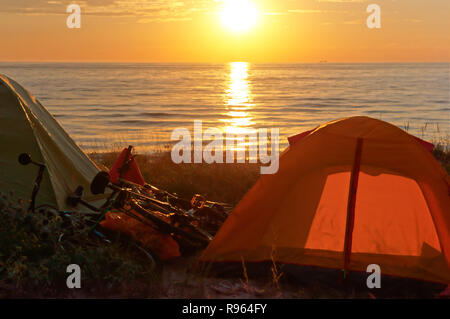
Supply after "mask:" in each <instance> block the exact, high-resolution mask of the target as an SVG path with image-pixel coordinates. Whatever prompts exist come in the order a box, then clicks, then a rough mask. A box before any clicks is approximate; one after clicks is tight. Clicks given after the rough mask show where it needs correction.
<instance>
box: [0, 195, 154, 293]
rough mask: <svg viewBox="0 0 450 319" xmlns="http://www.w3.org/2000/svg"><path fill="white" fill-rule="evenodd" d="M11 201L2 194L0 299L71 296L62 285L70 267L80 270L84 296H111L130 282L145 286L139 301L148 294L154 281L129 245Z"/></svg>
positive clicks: (78, 221) (73, 219)
mask: <svg viewBox="0 0 450 319" xmlns="http://www.w3.org/2000/svg"><path fill="white" fill-rule="evenodd" d="M11 197H12V196H11V195H0V220H1V222H0V293H1V294H3V295H6V296H13V297H14V296H23V295H25V296H30V294H31V296H33V292H35V293H36V294H38V292H39V295H37V296H40V294H41V293H42V292H43V291H45V292H46V293H47V294H48V295H51V296H54V295H56V296H60V295H61V294H63V295H64V294H65V293H71V291H70V290H69V289H68V288H67V286H66V279H67V277H68V276H69V274H68V273H67V272H66V268H67V266H68V265H70V264H77V265H79V266H80V268H81V278H82V288H84V289H82V290H83V293H84V294H86V293H88V294H89V293H90V291H91V288H93V289H95V290H96V291H98V288H99V287H104V288H105V290H104V291H103V294H104V295H105V296H109V294H117V293H120V291H121V290H122V289H124V285H128V286H129V285H130V284H131V285H132V284H133V283H145V289H144V290H141V291H139V293H140V296H148V294H151V292H152V288H154V287H155V283H157V281H158V280H157V277H156V276H155V274H154V273H153V271H152V267H151V266H150V263H149V260H148V257H146V256H145V255H144V254H142V252H141V251H139V250H138V249H136V248H135V247H134V246H133V243H132V242H129V241H125V240H121V238H119V237H117V238H115V240H113V242H112V243H107V242H105V241H102V240H101V239H99V238H97V237H96V236H93V235H91V234H89V224H90V223H89V222H90V220H89V218H88V217H86V216H85V215H82V214H76V213H71V214H70V215H66V216H61V215H60V214H59V213H58V212H57V211H55V210H53V209H51V208H45V209H39V210H37V211H36V212H35V213H31V212H28V211H27V209H26V208H25V207H24V204H23V203H22V202H14V201H12V200H11ZM36 288H39V290H36ZM134 290H135V289H134ZM135 292H136V291H135Z"/></svg>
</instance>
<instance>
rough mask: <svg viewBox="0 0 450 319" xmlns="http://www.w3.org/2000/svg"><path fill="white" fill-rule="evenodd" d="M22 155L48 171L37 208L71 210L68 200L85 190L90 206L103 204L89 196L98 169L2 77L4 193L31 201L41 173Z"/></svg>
mask: <svg viewBox="0 0 450 319" xmlns="http://www.w3.org/2000/svg"><path fill="white" fill-rule="evenodd" d="M21 153H29V154H30V155H31V157H32V158H33V160H34V161H37V162H42V163H43V164H45V165H46V174H45V176H44V179H43V181H42V184H41V185H42V186H41V189H40V192H39V194H38V197H37V204H51V205H55V206H57V207H58V208H59V209H61V210H63V209H67V208H68V207H67V205H66V199H67V196H68V195H69V194H71V193H72V192H73V191H74V190H75V189H76V188H77V187H78V186H80V185H81V186H83V188H84V196H83V198H84V199H85V200H86V201H87V202H93V201H95V200H98V199H99V197H98V196H93V195H92V194H91V193H90V191H89V185H90V182H91V181H92V179H93V178H94V176H95V175H96V174H97V173H98V172H99V169H98V167H97V166H96V165H95V164H94V162H93V161H91V160H90V159H89V157H88V156H87V155H86V154H85V153H84V152H83V151H82V150H81V149H80V148H79V147H78V146H77V145H76V144H75V142H74V141H73V140H72V139H71V138H70V136H69V135H68V134H67V133H66V131H65V130H64V129H63V128H62V127H61V125H60V124H59V123H58V122H57V121H56V119H55V118H54V117H53V116H52V115H51V114H50V113H49V112H48V111H47V110H46V109H45V107H44V106H42V104H41V103H40V102H39V101H38V100H37V99H36V98H35V97H34V96H32V95H31V94H30V93H29V92H27V90H25V89H24V88H23V87H22V86H21V85H19V84H18V83H17V82H15V81H13V80H11V79H10V78H8V77H6V76H3V75H0V192H2V193H6V192H11V191H12V192H13V194H14V197H16V198H17V199H19V198H21V199H24V200H27V199H29V197H30V194H31V190H32V186H33V185H32V184H33V181H34V178H35V176H36V174H37V168H36V167H33V166H32V165H28V166H22V165H20V164H19V163H18V161H17V158H18V156H19V154H21Z"/></svg>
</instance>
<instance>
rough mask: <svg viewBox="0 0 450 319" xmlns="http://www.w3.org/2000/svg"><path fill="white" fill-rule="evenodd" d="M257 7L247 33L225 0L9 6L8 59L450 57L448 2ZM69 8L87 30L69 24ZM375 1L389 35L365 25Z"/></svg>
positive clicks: (0, 10)
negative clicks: (226, 20) (77, 9)
mask: <svg viewBox="0 0 450 319" xmlns="http://www.w3.org/2000/svg"><path fill="white" fill-rule="evenodd" d="M225 1H226V0H225ZM251 1H252V3H253V4H254V5H255V6H256V7H257V8H258V11H259V18H258V22H257V23H256V25H255V26H254V27H252V28H250V29H249V30H247V31H246V32H241V33H239V32H232V31H231V30H230V29H227V28H226V27H225V26H224V24H223V23H222V21H221V19H220V11H221V9H222V7H223V5H224V3H223V0H188V1H182V0H175V1H172V0H85V1H77V0H71V1H48V0H1V2H0V40H1V43H2V45H1V50H0V61H92V62H94V61H105V62H106V61H108V62H109V61H118V62H229V61H248V62H318V61H321V60H326V61H328V62H444V61H450V32H449V30H450V19H449V18H450V17H449V13H450V1H448V0H370V1H365V0H251ZM70 3H77V4H79V5H80V6H81V8H82V16H81V17H82V26H81V29H68V28H67V26H66V19H67V17H68V15H69V14H67V13H66V6H67V5H68V4H70ZM371 3H376V4H378V5H379V6H380V7H381V24H382V27H381V29H369V28H368V27H367V26H366V19H367V17H368V15H369V14H368V13H366V8H367V6H368V5H369V4H371Z"/></svg>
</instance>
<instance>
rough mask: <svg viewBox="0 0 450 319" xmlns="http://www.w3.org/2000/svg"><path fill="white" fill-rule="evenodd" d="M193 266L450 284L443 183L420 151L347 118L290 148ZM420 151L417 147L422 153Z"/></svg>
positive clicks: (449, 212) (374, 123)
mask: <svg viewBox="0 0 450 319" xmlns="http://www.w3.org/2000/svg"><path fill="white" fill-rule="evenodd" d="M290 142H291V145H290V146H289V147H288V148H287V149H286V150H285V151H284V152H283V153H282V154H281V156H280V168H279V171H278V172H277V173H276V174H274V175H263V176H262V177H261V178H260V179H259V180H258V182H257V183H256V184H255V185H254V186H253V188H252V189H251V190H250V191H249V192H248V193H247V194H246V195H245V196H244V198H243V199H242V201H241V202H240V203H239V204H238V206H237V207H236V209H235V210H234V211H233V212H232V214H231V215H230V217H229V218H228V219H227V221H226V222H225V223H224V225H223V226H222V228H221V229H220V230H219V232H218V233H217V235H216V236H215V238H214V240H213V241H212V242H211V243H210V245H209V246H208V247H207V248H206V250H205V251H204V252H203V254H202V256H201V257H200V260H201V261H205V262H222V261H237V262H240V261H241V260H242V259H243V260H244V261H246V262H258V261H267V260H271V259H274V260H275V261H277V262H281V263H289V264H299V265H314V266H322V267H327V268H336V269H346V270H355V271H366V269H367V266H368V265H369V264H378V265H380V267H381V272H382V274H387V275H394V276H401V277H409V278H416V279H422V280H428V281H435V282H443V283H450V236H449V232H450V197H449V184H450V178H449V176H448V174H447V172H446V171H445V170H444V169H443V168H442V166H441V165H440V164H439V163H438V162H437V161H436V160H435V159H434V158H433V156H432V154H431V153H430V152H429V150H427V147H429V145H423V143H422V142H423V141H421V140H419V139H417V138H415V137H414V136H412V135H410V134H408V133H406V132H405V131H403V130H401V129H399V128H398V127H396V126H394V125H391V124H389V123H386V122H383V121H380V120H376V119H372V118H368V117H351V118H347V119H342V120H337V121H333V122H329V123H326V124H324V125H321V126H319V127H317V128H316V129H314V130H312V131H310V132H306V133H305V134H302V135H298V136H297V137H294V138H292V139H290ZM424 146H426V147H424Z"/></svg>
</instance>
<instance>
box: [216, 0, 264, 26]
mask: <svg viewBox="0 0 450 319" xmlns="http://www.w3.org/2000/svg"><path fill="white" fill-rule="evenodd" d="M224 2H225V4H224V6H223V9H222V11H221V13H220V16H221V18H222V22H223V24H224V25H225V26H226V27H227V28H228V29H230V30H232V31H234V32H244V31H247V30H249V29H250V28H251V27H253V26H254V25H255V24H256V22H257V21H258V15H259V12H258V9H257V8H256V6H255V5H254V4H253V3H252V2H251V1H249V0H225V1H224Z"/></svg>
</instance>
